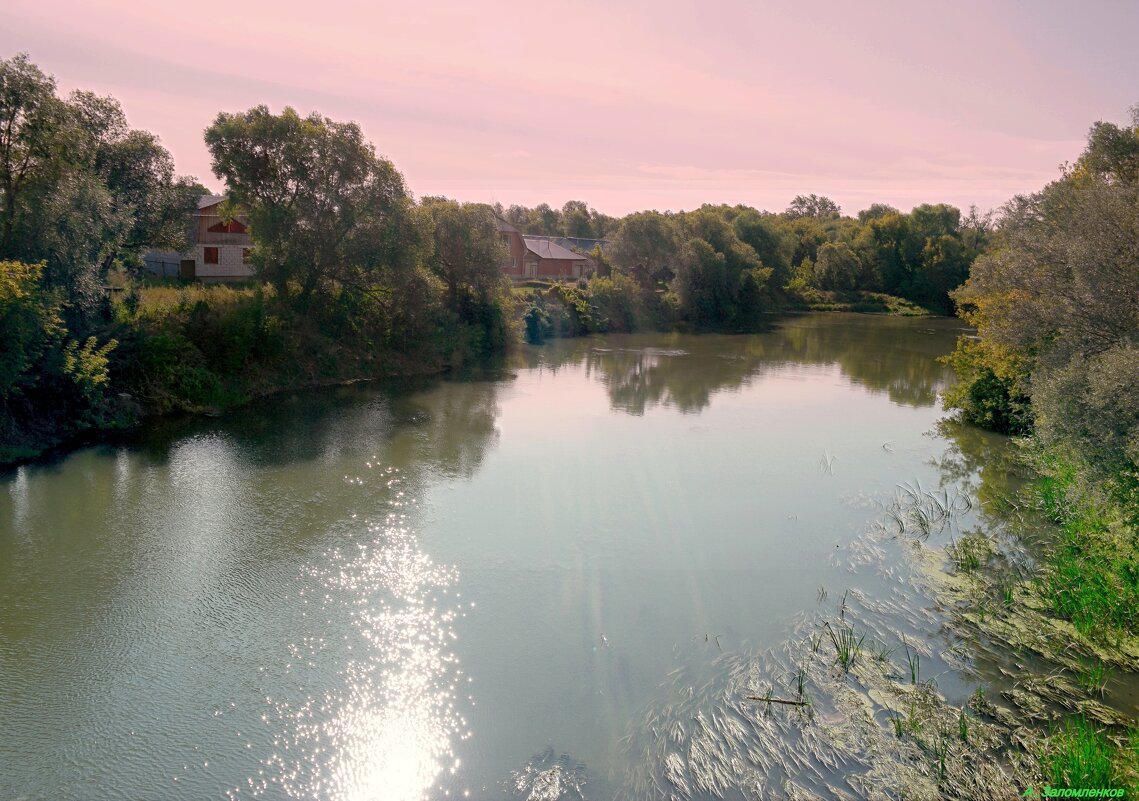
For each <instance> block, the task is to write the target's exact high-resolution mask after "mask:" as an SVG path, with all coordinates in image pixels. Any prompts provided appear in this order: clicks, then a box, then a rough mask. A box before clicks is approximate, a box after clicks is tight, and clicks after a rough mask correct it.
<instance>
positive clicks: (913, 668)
mask: <svg viewBox="0 0 1139 801" xmlns="http://www.w3.org/2000/svg"><path fill="white" fill-rule="evenodd" d="M902 648H904V649H905V654H906V665H907V666H908V667H909V669H910V684H917V683H918V680H919V679H920V678H921V654H919V653H918V652H917V650H916V649H911V648H910V645H909V643H907V642H906V638H905V637H903V638H902Z"/></svg>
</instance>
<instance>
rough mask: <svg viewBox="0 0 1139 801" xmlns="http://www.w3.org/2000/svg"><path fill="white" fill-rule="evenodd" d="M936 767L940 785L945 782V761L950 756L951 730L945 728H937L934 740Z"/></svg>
mask: <svg viewBox="0 0 1139 801" xmlns="http://www.w3.org/2000/svg"><path fill="white" fill-rule="evenodd" d="M933 756H934V767H935V768H936V770H937V784H938V786H940V785H942V784H944V783H945V761H946V759H947V758H948V757H949V732H948V731H947V730H946V729H944V728H939V729H938V730H937V736H936V738H935V739H934V741H933Z"/></svg>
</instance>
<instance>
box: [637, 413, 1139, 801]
mask: <svg viewBox="0 0 1139 801" xmlns="http://www.w3.org/2000/svg"><path fill="white" fill-rule="evenodd" d="M946 426H948V427H945V426H943V428H942V432H943V433H945V434H948V435H949V436H951V437H953V438H954V439H955V440H956V441H957V443H958V449H957V452H956V455H954V456H952V457H951V459H950V461H949V462H947V463H946V464H945V468H946V470H945V474H946V476H947V477H948V476H952V475H955V476H957V478H958V479H959V480H963V483H961V484H946V485H943V486H940V487H938V488H937V489H930V488H924V487H922V485H921V484H920V483H918V482H904V483H902V484H900V485H899V486H898V488H897V491H896V493H895V495H894V497H893V498H892V500H890V501H889V502H888V503H887V504H885V505H884V506H883V507H882V509H881V513H880V515H879V516H878V517H877V518H875V519H873V520H872V521H871V522H870V525H869V526H868V527H867V529H866V531H865V532H864V533H863V534H862V535H861V536H860V537H858V538H857V539H855V540H854V541H853V542H851V543H850V544H849V546H846V547H844V548H843V550H844V551H846V554H845V555H841V556H836V559H835V561H836V562H837V563H838V564H841V565H844V566H845V567H846V568H847V570H848V571H849V572H850V573H852V574H857V573H859V572H864V571H873V572H886V573H887V574H888V575H889V577H890V581H891V584H892V587H891V589H890V591H889V592H888V593H885V594H883V595H881V596H870V595H867V594H865V593H864V592H860V591H849V590H847V591H837V590H836V589H834V588H826V587H821V588H820V589H819V594H818V600H819V609H818V610H817V611H816V612H814V613H812V614H807V615H804V617H803V618H802V620H801V621H800V623H799V625H798V626H797V627H796V631H795V633H794V634H793V635H792V637H791V638H789V639H788V640H787V641H786V642H785V643H783V644H782V645H781V646H779V647H777V648H774V649H770V650H767V651H764V652H761V653H756V654H739V653H736V654H724V655H723V656H722V657H721V658H720V659H718V660H717V665H718V668H719V672H718V675H717V676H716V677H715V678H714V679H713V680H711V681H704V682H700V683H698V684H695V686H694V677H692V676H687V675H684V674H677V675H676V676H674V677H673V678H674V683H673V684H672V685H671V686H666V687H663V688H662V692H663V693H664V698H662V700H661V701H660V703H658V704H654V705H653V706H652V707H651V708H649V709H648V710H647V711H646V712H645V713H644V714H643V716H642V717H641V718H639V719H637V720H636V721H634V723H633V724H631V725H630V728H629V730H628V732H627V735H626V740H625V747H626V748H627V749H628V750H629V752H630V761H631V762H633V763H634V764H637V765H639V766H641V767H640V769H639V770H638V771H637V772H636V774H635V775H633V776H631V777H629V781H628V783H627V785H626V789H625V792H624V794H623V795H621V796H620V797H621V798H628V799H630V801H631V799H635V798H644V797H667V796H668V795H669V794H670V793H671V794H676V795H679V796H681V797H705V796H706V795H707V796H711V795H716V796H721V795H723V794H724V793H725V792H728V791H731V790H737V789H747V790H751V791H753V792H755V793H756V794H757V795H761V794H763V792H765V791H766V792H767V793H772V792H778V793H780V794H781V795H779V796H778V797H782V798H787V799H796V800H797V801H810V800H812V799H818V798H824V797H834V796H836V795H840V793H841V792H842V791H844V790H845V789H847V788H850V789H852V790H853V791H854V792H855V793H856V794H857V796H858V797H861V798H868V799H886V798H898V797H904V798H914V799H930V800H931V801H932V799H939V798H954V799H962V800H964V799H976V798H982V797H983V798H994V799H1007V800H1008V801H1012V800H1013V799H1016V798H1022V797H1024V795H1025V793H1026V792H1027V791H1028V789H1029V788H1035V793H1036V795H1035V796H1034V797H1040V796H1042V795H1043V794H1044V790H1043V789H1042V788H1044V787H1048V788H1050V789H1052V790H1055V791H1057V792H1067V793H1070V794H1075V792H1076V791H1077V790H1081V789H1082V790H1091V789H1103V790H1111V791H1113V792H1119V793H1124V794H1126V793H1134V792H1136V791H1137V790H1139V729H1137V728H1136V725H1137V720H1136V718H1135V709H1136V707H1137V704H1139V641H1137V640H1136V639H1135V638H1134V637H1133V636H1121V635H1120V634H1119V632H1118V630H1116V629H1111V630H1105V631H1100V632H1097V633H1091V632H1086V631H1081V630H1080V629H1079V628H1077V626H1076V625H1074V624H1072V623H1071V622H1069V621H1067V620H1064V619H1063V618H1061V617H1058V616H1057V615H1056V613H1055V612H1054V610H1053V608H1052V603H1051V602H1050V600H1049V595H1048V588H1049V586H1050V583H1051V579H1050V576H1051V570H1052V557H1051V554H1052V550H1053V548H1054V547H1055V546H1056V545H1057V544H1058V543H1063V542H1064V536H1065V535H1064V534H1063V532H1058V531H1057V530H1056V528H1055V527H1054V526H1052V525H1051V524H1050V523H1049V522H1048V520H1047V518H1046V516H1045V515H1046V513H1047V509H1046V508H1045V506H1044V505H1043V504H1041V503H1040V502H1039V501H1040V498H1041V484H1040V482H1039V480H1033V479H1030V478H1028V477H1027V476H1024V477H1023V479H1018V478H1017V477H1016V475H1015V474H1002V472H1001V469H1002V467H1009V466H1015V465H1016V464H1017V459H1016V458H1015V457H1013V458H1012V459H1011V460H1010V458H1009V456H1010V453H1009V448H1008V446H994V444H993V443H992V442H988V443H985V444H984V445H982V449H985V450H988V453H987V454H982V450H981V449H979V448H978V447H977V446H978V445H981V444H982V443H983V442H984V438H983V437H981V438H979V437H977V436H976V434H977V433H979V432H975V431H972V432H971V431H969V430H968V429H967V428H966V427H958V424H955V423H952V422H949V423H947V424H946ZM982 455H987V456H989V457H996V458H993V459H992V461H991V462H989V463H988V464H985V463H984V462H980V461H978V457H980V456H982ZM978 467H980V469H981V473H979V474H974V473H973V470H974V469H976V468H978ZM978 479H979V481H978V483H976V484H974V483H973V482H974V481H975V480H978ZM899 563H901V564H902V565H904V569H899V568H898V567H897V565H898V564H899ZM1089 635H1090V636H1089ZM970 688H972V689H970ZM658 732H660V733H663V735H664V736H657V733H658ZM646 733H652V735H653V736H648V734H646ZM1117 797H1123V796H1117Z"/></svg>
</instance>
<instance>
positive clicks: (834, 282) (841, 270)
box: [814, 242, 863, 291]
mask: <svg viewBox="0 0 1139 801" xmlns="http://www.w3.org/2000/svg"><path fill="white" fill-rule="evenodd" d="M862 272H863V271H862V263H861V262H860V261H859V260H858V256H857V255H856V254H855V252H854V251H853V250H851V248H850V246H849V245H847V244H846V243H845V242H827V243H825V244H823V245H821V246H820V247H819V256H818V261H816V262H815V265H814V283H815V286H817V287H818V288H819V289H834V290H840V291H850V290H853V289H858V288H859V285H860V284H861V283H862Z"/></svg>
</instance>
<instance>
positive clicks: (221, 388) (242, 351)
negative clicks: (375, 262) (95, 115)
mask: <svg viewBox="0 0 1139 801" xmlns="http://www.w3.org/2000/svg"><path fill="white" fill-rule="evenodd" d="M395 301H396V302H398V301H399V298H396V299H395ZM110 303H111V306H110V308H109V309H108V314H107V316H108V317H109V318H110V319H109V320H108V321H107V322H106V323H105V324H103V325H102V326H101V327H100V328H99V329H97V330H96V332H95V333H94V334H93V337H94V339H93V341H94V342H97V343H100V344H101V345H102V347H101V348H100V352H102V354H103V355H102V359H101V361H99V362H98V363H97V364H95V365H93V366H91V367H90V368H89V372H90V374H91V378H90V380H89V382H88V383H89V386H90V391H89V392H88V393H85V394H83V395H81V396H79V397H71V396H67V395H63V396H62V397H42V398H41V397H39V395H37V392H39V393H41V394H42V391H43V390H45V389H48V388H49V387H50V384H49V385H48V386H45V383H46V382H45V381H44V380H38V381H36V380H33V381H32V382H29V384H30V390H29V391H28V392H26V393H24V397H21V398H16V399H14V400H12V401H10V402H9V404H8V408H7V410H6V411H7V412H8V414H7V416H6V420H5V423H6V428H5V431H4V437H3V441H2V442H0V469H3V468H10V467H13V466H15V465H18V464H22V463H26V462H30V461H34V460H36V459H39V458H43V457H45V456H50V455H52V454H59V453H65V452H67V451H68V450H69V449H71V448H75V447H80V446H82V445H87V444H91V443H93V442H98V441H100V440H101V439H103V438H105V437H117V436H122V435H123V434H125V433H127V432H132V431H138V430H139V429H140V428H144V427H146V426H147V425H149V424H150V423H151V422H152V421H155V420H158V419H162V418H165V417H169V416H177V415H200V414H219V413H222V412H226V411H230V410H233V409H236V408H239V407H242V406H246V405H248V404H250V403H252V402H255V401H257V400H259V399H263V398H269V397H272V396H274V395H278V394H280V393H282V392H291V391H298V390H306V389H313V388H318V387H325V386H336V385H343V384H350V383H354V382H359V381H371V380H382V379H390V378H410V377H416V376H426V375H442V374H445V373H447V372H448V371H451V370H455V369H461V368H462V367H463V366H465V365H469V364H472V363H477V362H479V361H482V360H485V359H488V358H489V359H494V358H496V357H501V355H502V354H503V353H504V352H505V351H506V349H507V346H508V342H509V341H510V339H512V338H508V337H507V335H506V329H505V326H504V324H503V323H502V322H501V320H503V319H505V316H506V315H505V314H503V313H498V314H497V315H496V314H491V315H489V319H488V320H487V321H486V323H484V324H480V323H470V322H463V321H461V320H459V319H457V318H455V317H453V316H451V315H449V314H447V313H446V310H445V309H442V308H438V307H436V308H434V309H431V308H428V309H427V310H426V311H425V312H423V317H422V318H414V311H416V310H414V309H412V310H410V311H412V312H413V314H407V313H402V318H403V319H402V323H403V324H402V325H395V324H393V318H395V319H400V316H401V312H402V310H398V309H394V310H393V309H392V308H390V306H388V307H372V308H364V309H360V308H349V309H345V308H339V307H337V306H336V305H331V304H330V305H328V306H325V307H322V308H320V309H317V310H315V311H313V312H310V313H308V314H305V315H301V314H298V313H296V311H295V310H294V309H292V308H291V307H289V306H287V305H285V304H280V303H276V302H275V296H274V292H273V290H272V288H271V287H270V286H268V285H256V284H248V285H238V286H227V285H201V284H186V285H181V284H162V285H157V286H145V285H144V286H141V287H136V288H134V289H133V290H132V291H130V292H122V293H118V294H117V295H116V296H115V299H114V300H113V301H111V302H110ZM420 311H422V310H420ZM409 318H413V319H409ZM56 347H61V345H57V346H56ZM50 365H51V360H50V359H49V360H48V363H47V367H48V368H50ZM31 369H32V370H39V371H40V372H42V373H47V368H45V367H44V366H42V365H37V366H34V367H32V368H31ZM48 401H50V403H49V402H48Z"/></svg>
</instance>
